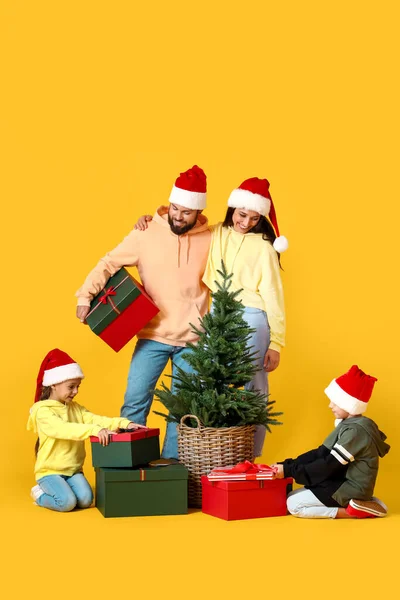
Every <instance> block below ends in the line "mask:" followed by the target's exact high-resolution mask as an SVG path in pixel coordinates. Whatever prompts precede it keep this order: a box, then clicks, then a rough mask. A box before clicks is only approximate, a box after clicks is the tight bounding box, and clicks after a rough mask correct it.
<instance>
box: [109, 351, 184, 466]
mask: <svg viewBox="0 0 400 600" xmlns="http://www.w3.org/2000/svg"><path fill="white" fill-rule="evenodd" d="M189 352H191V350H190V349H189V348H185V347H182V346H170V345H169V344H161V343H160V342H155V341H154V340H138V342H137V344H136V347H135V351H134V353H133V356H132V360H131V366H130V369H129V375H128V385H127V388H126V392H125V399H124V404H123V406H122V408H121V417H125V418H126V419H129V420H130V421H134V422H135V423H139V424H140V425H146V419H147V416H148V414H149V412H150V407H151V404H152V402H153V394H152V390H154V389H155V387H156V384H157V381H158V379H159V378H160V376H161V373H162V372H163V370H164V369H165V367H166V365H167V363H168V360H171V363H172V375H176V374H177V371H176V368H177V367H180V368H181V369H183V370H184V371H185V372H186V373H192V372H193V369H192V367H191V366H190V365H188V363H187V362H186V361H185V359H184V358H183V355H184V354H188V353H189ZM174 388H175V382H174V380H172V386H171V391H172V392H173V391H174ZM161 455H162V457H163V458H178V434H177V429H176V423H168V424H167V432H166V435H165V440H164V446H163V449H162V454H161Z"/></svg>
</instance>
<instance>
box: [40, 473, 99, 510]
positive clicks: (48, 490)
mask: <svg viewBox="0 0 400 600" xmlns="http://www.w3.org/2000/svg"><path fill="white" fill-rule="evenodd" d="M37 483H38V485H39V486H40V487H41V488H42V490H43V491H44V494H42V495H41V496H39V498H38V499H37V500H36V504H38V505H39V506H43V508H49V509H50V510H57V511H59V512H69V511H70V510H73V509H74V508H75V507H76V506H77V507H78V508H89V506H90V505H91V504H92V502H93V492H92V488H91V487H90V485H89V483H88V481H87V479H86V478H85V476H84V475H83V473H75V475H72V476H71V477H66V476H65V475H46V477H42V478H41V479H38V481H37Z"/></svg>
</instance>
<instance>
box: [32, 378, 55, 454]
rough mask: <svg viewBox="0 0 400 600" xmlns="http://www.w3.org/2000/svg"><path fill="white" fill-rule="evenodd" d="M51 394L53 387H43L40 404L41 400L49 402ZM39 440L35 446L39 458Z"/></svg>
mask: <svg viewBox="0 0 400 600" xmlns="http://www.w3.org/2000/svg"><path fill="white" fill-rule="evenodd" d="M50 394H51V387H50V386H45V387H42V391H41V394H40V398H39V400H38V402H40V401H41V400H48V399H49V398H50ZM39 444H40V441H39V438H38V439H37V440H36V444H35V456H37V453H38V450H39Z"/></svg>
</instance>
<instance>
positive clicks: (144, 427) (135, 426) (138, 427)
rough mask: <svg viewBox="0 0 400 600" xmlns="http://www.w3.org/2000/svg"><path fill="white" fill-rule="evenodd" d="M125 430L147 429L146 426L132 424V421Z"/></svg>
mask: <svg viewBox="0 0 400 600" xmlns="http://www.w3.org/2000/svg"><path fill="white" fill-rule="evenodd" d="M127 429H147V427H146V425H139V423H134V422H133V421H131V422H130V423H129V425H128V427H127Z"/></svg>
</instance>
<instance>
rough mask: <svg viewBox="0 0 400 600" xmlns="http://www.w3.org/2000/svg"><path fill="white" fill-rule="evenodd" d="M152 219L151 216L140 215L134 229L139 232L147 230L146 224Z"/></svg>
mask: <svg viewBox="0 0 400 600" xmlns="http://www.w3.org/2000/svg"><path fill="white" fill-rule="evenodd" d="M152 220H153V217H152V216H151V215H142V216H141V217H139V219H138V222H137V223H136V225H135V227H134V229H139V231H144V230H145V229H147V222H148V221H152Z"/></svg>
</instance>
